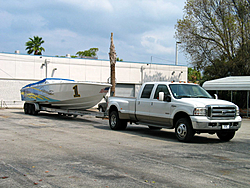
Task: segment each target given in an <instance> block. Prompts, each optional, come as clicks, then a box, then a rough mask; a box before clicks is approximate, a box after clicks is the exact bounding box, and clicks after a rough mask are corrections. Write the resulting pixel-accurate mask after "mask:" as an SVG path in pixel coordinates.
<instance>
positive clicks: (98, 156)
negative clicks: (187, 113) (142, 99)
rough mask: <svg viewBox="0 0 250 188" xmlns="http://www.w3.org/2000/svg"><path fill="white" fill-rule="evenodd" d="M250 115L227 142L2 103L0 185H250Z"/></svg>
mask: <svg viewBox="0 0 250 188" xmlns="http://www.w3.org/2000/svg"><path fill="white" fill-rule="evenodd" d="M249 156H250V119H243V123H242V127H241V129H240V130H239V131H238V132H237V133H236V135H235V137H234V138H233V139H232V140H231V141H230V142H221V141H220V140H219V139H218V138H217V136H216V135H209V134H201V135H196V136H195V137H194V139H193V142H191V143H182V142H179V141H178V140H177V139H176V137H175V134H174V130H168V129H162V130H150V129H149V128H148V127H146V126H139V125H134V124H133V125H129V126H128V128H127V129H126V130H124V131H113V130H111V129H110V128H109V125H108V120H103V119H97V118H95V117H92V116H84V117H77V118H73V117H64V116H59V115H57V114H55V113H39V114H38V115H37V116H32V115H27V114H24V113H23V110H22V109H0V187H15V188H16V187H94V188H96V187H97V188H99V187H100V188H117V187H118V188H119V187H126V188H133V187H146V188H147V187H157V188H158V187H188V188H189V187H194V188H195V187H197V188H200V187H202V188H206V187H226V188H229V187H250V157H249Z"/></svg>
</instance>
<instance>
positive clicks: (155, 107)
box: [148, 84, 171, 127]
mask: <svg viewBox="0 0 250 188" xmlns="http://www.w3.org/2000/svg"><path fill="white" fill-rule="evenodd" d="M159 92H164V96H167V95H170V93H169V90H168V87H167V86H166V85H165V84H159V85H158V86H157V88H156V90H155V93H154V96H153V99H152V100H151V103H150V110H149V120H148V122H149V123H152V124H156V125H162V126H166V127H168V126H171V125H170V107H171V104H170V103H171V102H167V101H159V100H158V99H159Z"/></svg>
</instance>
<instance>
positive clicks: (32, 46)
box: [25, 36, 45, 55]
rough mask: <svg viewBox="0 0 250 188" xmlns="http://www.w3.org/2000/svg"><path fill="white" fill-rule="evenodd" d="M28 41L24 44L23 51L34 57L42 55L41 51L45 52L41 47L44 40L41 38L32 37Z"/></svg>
mask: <svg viewBox="0 0 250 188" xmlns="http://www.w3.org/2000/svg"><path fill="white" fill-rule="evenodd" d="M29 39H30V41H28V42H26V46H27V48H26V49H25V50H28V52H27V53H28V54H32V53H33V52H34V55H42V51H45V49H44V48H43V47H41V45H42V44H43V43H44V40H42V37H38V36H34V38H33V39H32V38H29Z"/></svg>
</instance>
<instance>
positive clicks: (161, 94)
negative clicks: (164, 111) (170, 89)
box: [159, 92, 164, 101]
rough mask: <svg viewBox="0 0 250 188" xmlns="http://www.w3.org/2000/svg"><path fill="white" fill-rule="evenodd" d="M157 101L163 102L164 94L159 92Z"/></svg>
mask: <svg viewBox="0 0 250 188" xmlns="http://www.w3.org/2000/svg"><path fill="white" fill-rule="evenodd" d="M159 101H164V92H159Z"/></svg>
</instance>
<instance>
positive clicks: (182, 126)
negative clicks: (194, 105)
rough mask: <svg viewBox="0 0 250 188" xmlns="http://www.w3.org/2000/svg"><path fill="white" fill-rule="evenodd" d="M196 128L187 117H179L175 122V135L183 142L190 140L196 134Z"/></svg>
mask: <svg viewBox="0 0 250 188" xmlns="http://www.w3.org/2000/svg"><path fill="white" fill-rule="evenodd" d="M194 133H195V132H194V130H193V127H192V125H191V122H190V120H189V119H187V118H181V119H179V120H178V121H177V122H176V124H175V135H176V137H177V139H178V140H179V141H181V142H189V141H191V140H192V138H193V136H194Z"/></svg>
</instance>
